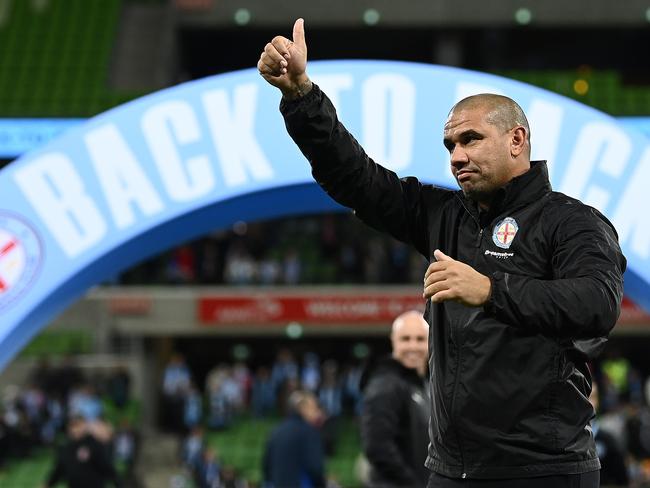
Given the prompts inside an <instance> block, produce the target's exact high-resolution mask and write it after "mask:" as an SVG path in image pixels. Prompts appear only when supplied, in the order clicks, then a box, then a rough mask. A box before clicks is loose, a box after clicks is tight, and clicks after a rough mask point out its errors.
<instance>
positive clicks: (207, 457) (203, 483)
mask: <svg viewBox="0 0 650 488" xmlns="http://www.w3.org/2000/svg"><path fill="white" fill-rule="evenodd" d="M219 470H220V466H219V459H218V456H217V451H215V450H214V449H212V448H207V449H205V450H204V451H203V453H202V455H201V461H200V462H199V465H198V468H197V470H196V474H195V483H196V487H197V488H221V486H222V484H221V478H220V475H219Z"/></svg>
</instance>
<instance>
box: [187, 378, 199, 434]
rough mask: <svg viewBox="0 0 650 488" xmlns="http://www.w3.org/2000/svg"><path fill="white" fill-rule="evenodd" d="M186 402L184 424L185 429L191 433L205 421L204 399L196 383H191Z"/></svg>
mask: <svg viewBox="0 0 650 488" xmlns="http://www.w3.org/2000/svg"><path fill="white" fill-rule="evenodd" d="M184 400H185V402H184V404H183V423H184V424H185V429H186V430H187V431H188V432H189V431H190V430H191V429H193V428H194V427H196V426H197V425H199V424H200V423H201V421H202V420H203V399H202V398H201V394H200V393H199V391H198V390H197V389H196V386H194V383H190V386H189V388H188V390H187V391H186V392H185V397H184Z"/></svg>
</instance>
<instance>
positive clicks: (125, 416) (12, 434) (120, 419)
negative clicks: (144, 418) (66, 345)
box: [0, 357, 139, 487]
mask: <svg viewBox="0 0 650 488" xmlns="http://www.w3.org/2000/svg"><path fill="white" fill-rule="evenodd" d="M130 382H131V379H130V375H129V372H128V370H127V369H126V368H125V367H122V366H119V367H116V368H113V369H111V370H109V371H103V372H102V373H101V374H98V375H97V376H93V377H92V378H89V377H86V375H85V374H84V372H83V370H82V369H81V368H79V367H78V366H77V365H76V364H75V361H74V359H73V358H72V357H66V358H63V359H62V361H61V362H60V364H58V365H52V364H50V362H49V361H48V360H42V361H41V362H40V363H39V365H38V366H37V367H36V368H35V370H34V371H33V372H32V374H31V375H30V378H29V381H28V383H27V384H26V385H23V386H20V387H19V386H15V385H11V386H8V387H6V388H5V389H4V391H3V396H2V404H1V406H0V466H2V465H3V464H5V463H7V462H9V461H11V460H21V461H22V460H25V459H27V458H28V457H29V456H31V455H32V454H33V453H34V452H35V450H37V449H38V448H42V447H50V448H53V449H54V452H55V457H54V459H53V462H52V469H51V472H50V474H49V475H48V479H47V480H43V482H44V483H45V486H53V485H55V484H56V483H57V482H59V481H62V482H67V483H68V486H71V487H74V486H103V485H102V484H100V480H101V481H102V482H108V481H112V482H113V483H114V484H115V483H119V484H120V486H124V487H127V486H136V485H137V480H135V478H134V470H133V467H134V464H135V461H136V456H137V449H138V437H139V434H138V431H137V429H136V427H135V426H136V425H137V422H138V417H139V404H138V402H137V401H135V400H134V399H132V398H131V393H130ZM95 476H97V478H95ZM89 480H91V481H90V483H91V484H88V483H89Z"/></svg>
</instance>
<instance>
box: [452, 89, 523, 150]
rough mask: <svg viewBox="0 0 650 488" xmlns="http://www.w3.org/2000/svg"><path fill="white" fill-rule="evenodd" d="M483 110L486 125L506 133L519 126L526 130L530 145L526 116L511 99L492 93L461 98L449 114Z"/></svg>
mask: <svg viewBox="0 0 650 488" xmlns="http://www.w3.org/2000/svg"><path fill="white" fill-rule="evenodd" d="M474 109H485V110H486V112H487V115H486V120H487V122H488V123H490V124H492V125H495V126H497V127H498V128H500V129H501V130H503V131H504V132H505V131H508V130H510V129H512V128H513V127H517V126H519V125H521V126H522V127H524V128H525V129H526V134H527V139H528V142H529V143H530V126H529V125H528V119H527V118H526V114H525V113H524V111H523V110H522V109H521V107H520V106H519V104H518V103H517V102H515V101H514V100H513V99H512V98H508V97H504V96H503V95H496V94H494V93H481V94H479V95H472V96H469V97H467V98H463V99H462V100H461V101H460V102H458V103H457V104H456V105H454V106H453V107H452V108H451V110H450V111H449V114H451V113H452V112H456V111H460V110H474Z"/></svg>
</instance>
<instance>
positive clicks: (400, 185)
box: [280, 85, 452, 258]
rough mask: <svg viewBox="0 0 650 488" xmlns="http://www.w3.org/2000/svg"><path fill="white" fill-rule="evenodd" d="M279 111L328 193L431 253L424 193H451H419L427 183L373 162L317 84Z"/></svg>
mask: <svg viewBox="0 0 650 488" xmlns="http://www.w3.org/2000/svg"><path fill="white" fill-rule="evenodd" d="M280 110H281V112H282V115H283V116H284V119H285V124H286V127H287V131H288V132H289V135H290V136H291V137H292V138H293V140H294V141H295V143H296V144H297V145H298V147H299V148H300V150H301V151H302V153H303V154H304V155H305V157H306V158H307V159H308V160H309V163H310V164H311V167H312V175H313V177H314V179H315V180H316V182H317V183H318V184H319V185H320V186H321V187H322V188H323V189H324V190H325V191H326V192H327V194H328V195H329V196H331V197H332V198H333V199H334V200H336V201H337V202H338V203H340V204H341V205H344V206H346V207H350V208H352V209H354V210H355V213H356V215H357V216H358V217H359V218H360V219H361V220H363V221H364V222H365V223H367V224H368V225H370V226H371V227H374V228H375V229H377V230H380V231H382V232H388V233H389V234H391V235H392V236H393V237H395V238H397V239H399V240H401V241H404V242H406V243H409V244H412V245H414V247H415V248H416V249H417V250H418V251H419V252H420V253H422V254H423V255H424V256H425V257H427V258H428V257H430V256H429V246H428V233H427V215H426V213H427V205H425V204H424V203H423V200H424V194H425V193H426V194H427V198H428V199H431V198H435V197H436V196H438V198H440V197H443V195H444V194H446V193H449V194H451V193H452V192H449V191H447V190H442V189H436V190H437V192H433V191H427V192H424V191H423V190H424V189H425V188H428V189H429V190H431V189H432V187H430V186H429V187H425V186H423V185H421V184H420V183H419V182H418V180H417V179H416V178H413V177H409V178H403V179H400V178H399V177H398V176H397V175H396V174H395V173H394V172H392V171H390V170H388V169H386V168H384V167H383V166H380V165H379V164H377V163H375V162H374V161H373V160H372V159H371V158H370V157H369V156H368V155H367V154H366V153H365V151H364V150H363V148H362V147H361V146H360V145H359V143H358V142H357V141H356V140H355V139H354V137H353V136H352V135H351V134H350V133H349V132H348V131H347V130H346V128H345V127H344V126H343V124H341V122H339V120H338V118H337V116H336V110H335V109H334V106H333V105H332V102H331V101H330V100H329V98H328V97H327V96H326V95H325V94H324V93H323V92H322V91H321V90H320V88H319V87H318V86H317V85H314V87H313V89H312V90H311V91H310V92H309V93H308V94H307V95H305V96H304V97H302V98H300V99H298V100H295V101H286V100H283V101H282V103H281V105H280ZM429 194H431V196H430V195H429Z"/></svg>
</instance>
